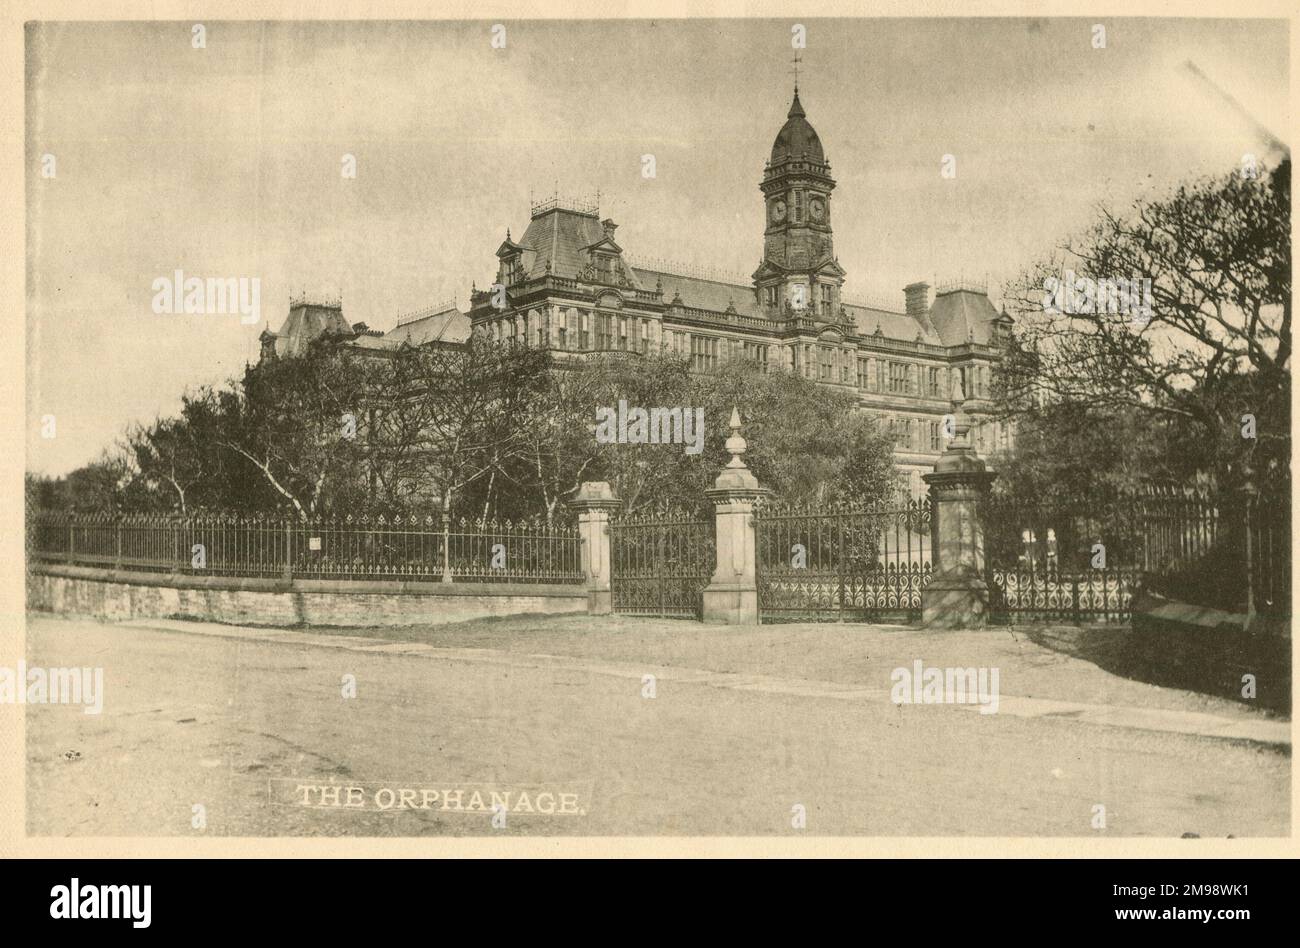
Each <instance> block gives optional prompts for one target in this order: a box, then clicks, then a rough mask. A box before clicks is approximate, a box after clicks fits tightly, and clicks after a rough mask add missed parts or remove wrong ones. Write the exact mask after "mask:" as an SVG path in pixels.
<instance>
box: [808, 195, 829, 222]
mask: <svg viewBox="0 0 1300 948" xmlns="http://www.w3.org/2000/svg"><path fill="white" fill-rule="evenodd" d="M810 209H811V210H812V216H813V220H815V221H819V220H821V219H822V218H823V217H825V216H826V202H825V201H823V200H822V199H821V198H813V200H812V204H811V207H810Z"/></svg>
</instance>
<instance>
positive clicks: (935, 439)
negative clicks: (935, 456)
mask: <svg viewBox="0 0 1300 948" xmlns="http://www.w3.org/2000/svg"><path fill="white" fill-rule="evenodd" d="M941 430H942V428H941V426H940V424H939V422H937V421H932V422H930V450H931V451H939V450H941V449H942V447H943V440H942V436H941V435H940V431H941Z"/></svg>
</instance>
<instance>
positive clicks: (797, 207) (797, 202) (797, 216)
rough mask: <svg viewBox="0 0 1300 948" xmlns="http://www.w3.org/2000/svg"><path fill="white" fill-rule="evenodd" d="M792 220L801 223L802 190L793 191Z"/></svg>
mask: <svg viewBox="0 0 1300 948" xmlns="http://www.w3.org/2000/svg"><path fill="white" fill-rule="evenodd" d="M794 222H795V223H796V224H802V223H803V192H802V191H796V192H794Z"/></svg>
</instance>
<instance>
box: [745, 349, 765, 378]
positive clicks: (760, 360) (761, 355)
mask: <svg viewBox="0 0 1300 948" xmlns="http://www.w3.org/2000/svg"><path fill="white" fill-rule="evenodd" d="M743 356H744V359H745V361H747V362H752V363H754V364H755V365H757V366H758V367H759V368H760V369H762V371H764V372H766V371H767V346H765V345H761V344H759V343H756V342H746V343H745V344H744V348H743Z"/></svg>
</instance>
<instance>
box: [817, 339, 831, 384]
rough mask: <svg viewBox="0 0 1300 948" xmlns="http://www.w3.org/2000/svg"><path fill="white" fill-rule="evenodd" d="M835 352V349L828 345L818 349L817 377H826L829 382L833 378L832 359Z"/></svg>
mask: <svg viewBox="0 0 1300 948" xmlns="http://www.w3.org/2000/svg"><path fill="white" fill-rule="evenodd" d="M834 352H835V350H833V349H831V348H829V347H828V346H821V347H820V349H819V350H818V353H817V354H818V366H817V369H818V371H817V377H818V378H819V379H824V380H825V381H828V382H829V381H830V380H831V378H832V375H831V368H832V365H831V360H832V358H833V356H834Z"/></svg>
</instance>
